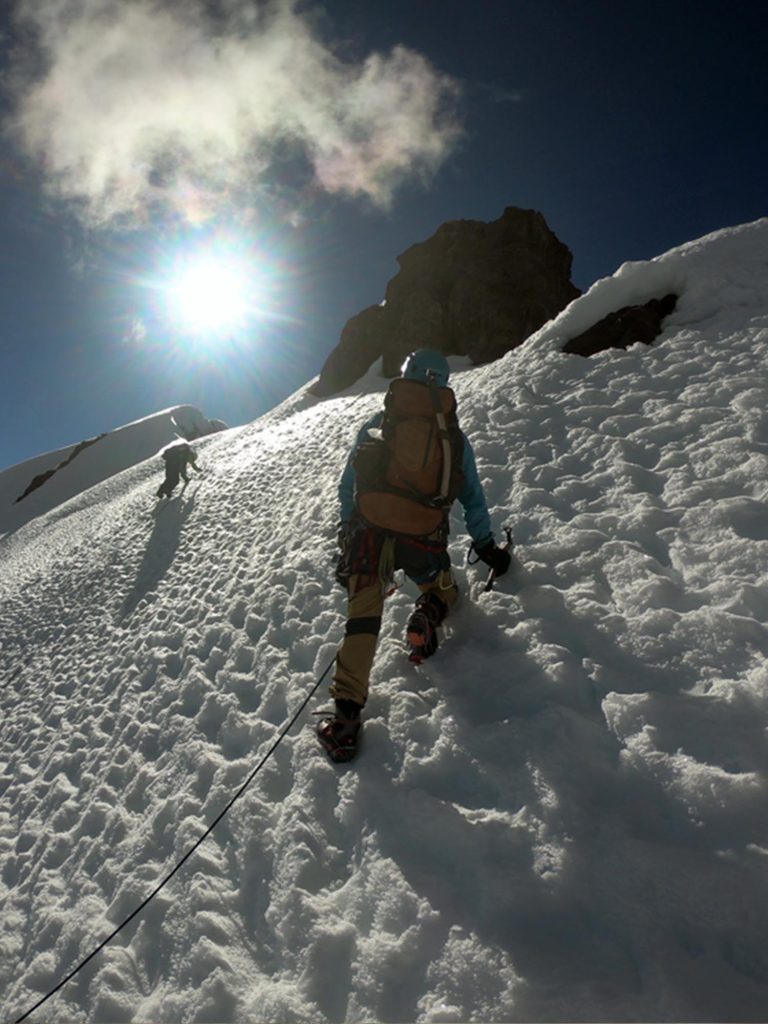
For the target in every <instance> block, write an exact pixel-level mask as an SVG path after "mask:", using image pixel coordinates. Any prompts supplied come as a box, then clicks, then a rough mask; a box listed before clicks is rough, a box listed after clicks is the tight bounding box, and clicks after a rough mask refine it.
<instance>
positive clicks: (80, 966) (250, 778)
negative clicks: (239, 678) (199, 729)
mask: <svg viewBox="0 0 768 1024" xmlns="http://www.w3.org/2000/svg"><path fill="white" fill-rule="evenodd" d="M335 660H336V655H335V654H334V656H333V658H332V659H331V661H330V662H329V663H328V666H327V668H326V669H325V671H324V672H323V674H322V675H321V676H320V678H319V679H318V680H317V681H316V682H315V684H314V686H313V687H312V689H311V690H310V691H309V693H308V694H307V696H306V697H305V698H304V700H303V701H302V703H301V706H300V707H299V709H298V711H297V712H296V713H295V714H294V716H293V718H292V719H291V720H290V722H289V723H288V724H287V725H286V726H285V727H284V728H283V730H282V732H281V733H280V735H279V736H278V737H277V739H276V740H275V742H274V743H273V744H272V746H271V747H270V748H269V750H268V751H267V752H266V754H265V755H264V757H262V759H261V760H260V761H259V763H258V764H257V765H256V767H255V768H254V769H253V771H252V772H251V774H250V775H249V776H248V778H247V779H246V780H245V782H244V783H243V784H242V786H241V787H240V789H238V791H237V792H236V793H235V795H234V796H233V797H232V799H231V800H230V801H229V803H228V804H227V805H226V807H225V808H224V810H223V811H221V812H220V813H219V814H218V815H217V817H216V818H214V820H213V821H212V822H211V824H210V825H209V826H208V828H207V829H206V830H205V832H203V834H202V835H201V836H200V838H199V839H197V840H196V841H195V843H194V844H193V845H192V846H191V847H190V848H189V850H187V852H186V853H185V854H184V856H183V857H182V858H181V860H180V861H179V863H178V864H177V865H176V867H175V868H174V869H173V870H172V871H171V872H170V873H169V874H168V875H166V877H165V878H164V879H163V880H162V881H161V882H159V883H158V884H157V885H156V886H155V888H154V889H153V890H152V892H151V893H150V894H149V896H147V898H146V899H145V900H144V901H143V902H142V903H140V904H139V906H138V907H136V909H135V910H134V911H133V913H131V914H129V915H128V917H126V919H125V920H124V921H123V922H122V924H119V925H118V926H117V928H115V930H114V931H113V932H110V934H109V935H108V936H107V937H106V939H104V941H103V942H100V943H99V945H98V946H97V947H96V949H94V950H93V952H92V953H89V954H88V956H87V957H86V958H85V960H83V961H81V963H79V964H78V965H77V967H75V969H74V970H72V971H70V972H69V974H68V975H67V976H66V978H64V979H63V980H62V981H60V982H59V983H58V985H56V987H55V988H52V989H51V991H50V992H48V993H47V995H44V996H43V997H42V999H38V1001H37V1002H36V1003H35V1005H34V1006H30V1008H29V1009H28V1010H27V1011H26V1013H23V1014H22V1015H21V1017H17V1018H16V1021H15V1024H21V1022H22V1021H23V1020H26V1019H27V1017H28V1016H29V1015H30V1013H34V1011H35V1010H37V1009H38V1007H40V1006H42V1005H43V1003H45V1002H46V1001H47V1000H48V999H50V998H51V996H53V995H55V994H56V993H57V992H58V991H59V989H61V988H63V987H64V986H65V985H66V984H67V982H68V981H70V980H71V979H72V978H74V976H75V975H76V974H77V973H78V971H81V970H82V969H83V967H85V965H86V964H87V963H90V961H91V960H93V958H94V957H95V956H96V955H97V954H98V953H100V952H101V951H102V949H104V947H105V946H106V945H107V944H108V943H109V942H111V941H112V939H114V937H115V936H116V935H117V934H118V932H121V931H122V930H123V928H125V926H126V925H127V924H130V922H131V921H132V920H133V919H134V917H136V916H137V915H138V914H140V913H141V912H142V910H143V909H144V907H146V906H147V904H148V903H149V902H150V901H151V900H153V899H154V898H155V896H157V894H158V893H159V892H160V890H161V889H164V888H165V886H166V885H167V884H168V883H169V882H170V880H171V879H172V878H173V876H174V875H175V874H176V872H177V871H178V870H179V869H180V868H181V866H182V865H183V864H185V863H186V861H188V860H189V858H190V857H191V856H192V854H193V853H194V852H195V850H196V849H197V848H198V846H200V844H201V843H202V842H203V840H204V839H207V838H208V836H209V835H210V834H211V832H212V831H213V830H214V829H215V828H216V826H217V825H218V823H219V822H220V821H221V819H222V818H223V817H224V815H225V814H226V813H227V811H229V809H230V808H231V807H232V805H233V804H234V802H235V801H236V800H237V799H239V797H241V796H242V795H243V793H244V792H245V790H246V789H247V788H248V786H250V784H251V782H253V780H254V778H255V777H256V775H257V774H258V773H259V772H260V771H261V769H262V768H263V766H264V765H265V764H266V762H267V761H268V760H269V758H270V757H271V756H272V754H273V753H274V752H275V750H277V748H278V746H279V745H280V744H281V743H282V741H283V740H284V739H285V737H286V736H287V735H288V733H289V732H290V730H291V729H292V728H293V726H294V725H295V724H296V722H297V721H298V719H299V716H300V715H301V713H302V711H303V710H304V708H305V707H306V706H307V704H309V702H310V700H312V698H313V697H314V695H315V693H316V692H317V689H318V687H319V686H320V683H322V681H323V680H324V679H325V677H326V676H327V675H328V673H329V672H330V670H331V666H332V665H333V664H334V661H335Z"/></svg>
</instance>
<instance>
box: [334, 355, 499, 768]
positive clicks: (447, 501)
mask: <svg viewBox="0 0 768 1024" xmlns="http://www.w3.org/2000/svg"><path fill="white" fill-rule="evenodd" d="M401 372H402V376H401V377H399V378H397V379H396V380H393V381H392V382H391V384H390V387H389V390H388V392H387V395H386V398H385V403H384V411H383V412H379V413H377V414H376V415H375V416H374V417H373V418H372V419H370V420H369V421H368V422H367V423H366V424H365V425H364V426H363V427H362V429H361V430H360V432H359V433H358V436H357V440H356V443H355V445H354V447H353V449H352V452H351V453H350V455H349V458H348V460H347V464H346V467H345V469H344V472H343V474H342V477H341V481H340V484H339V499H340V503H341V524H340V528H339V546H340V548H341V555H340V557H339V563H338V568H337V571H336V578H337V580H338V581H339V583H341V584H342V585H343V586H345V588H346V589H347V594H348V602H349V603H348V610H347V626H346V634H345V637H344V641H343V643H342V645H341V647H340V649H339V652H338V654H337V657H336V666H335V672H334V677H333V683H332V684H331V688H330V692H331V696H332V697H333V699H334V704H335V711H334V714H333V715H328V716H326V717H324V718H322V719H321V721H320V723H319V725H318V727H317V735H318V739H319V740H320V742H321V744H322V745H323V747H324V748H325V749H326V751H327V753H328V754H329V756H330V757H331V759H332V760H334V761H347V760H350V759H351V758H352V757H353V756H354V753H355V748H356V742H357V734H358V732H359V730H360V713H361V711H362V709H363V706H364V705H365V702H366V699H367V697H368V678H369V675H370V671H371V667H372V665H373V659H374V655H375V652H376V642H377V639H378V634H379V630H380V628H381V614H382V609H383V604H384V597H385V595H386V592H387V591H388V590H389V588H390V585H391V582H392V578H393V575H394V573H395V571H396V570H397V569H402V570H403V571H404V572H405V574H406V576H408V577H409V578H410V579H411V580H413V582H414V583H416V584H417V586H418V587H419V590H421V596H420V597H419V598H418V600H417V601H416V607H415V608H414V611H413V613H412V614H411V617H410V619H409V620H408V625H407V628H406V642H407V646H408V651H409V657H410V660H411V661H413V662H414V663H416V664H418V663H420V662H422V661H423V660H424V659H425V658H429V657H430V656H431V655H433V654H434V653H435V651H436V650H437V645H438V637H437V628H438V626H439V625H440V624H441V623H442V621H443V619H444V618H445V616H446V615H447V614H448V612H449V611H450V609H451V607H452V606H453V604H454V602H455V601H456V598H457V597H458V593H459V591H458V587H457V586H456V582H455V580H454V578H453V574H452V572H451V562H450V557H449V555H448V550H447V546H448V515H449V512H450V509H451V505H452V504H453V502H454V500H455V499H457V498H458V500H459V502H460V503H461V505H462V506H463V509H464V521H465V523H466V526H467V531H468V532H469V535H470V536H471V538H472V543H473V547H474V549H475V551H476V553H477V555H478V556H479V557H480V558H481V559H482V560H483V561H484V562H485V563H486V564H487V565H489V566H490V567H491V568H492V569H493V570H494V571H495V573H496V575H497V576H501V575H503V574H504V573H505V572H506V571H507V569H508V568H509V565H510V561H511V558H510V555H509V552H508V551H506V550H505V549H504V548H501V547H498V546H497V545H496V542H495V540H494V537H493V533H492V531H491V522H490V517H489V515H488V506H487V503H486V499H485V494H484V492H483V488H482V484H481V483H480V478H479V476H478V473H477V467H476V465H475V456H474V453H473V451H472V446H471V445H470V443H469V441H468V440H467V438H466V436H465V435H464V434H463V433H462V431H461V430H460V428H459V425H458V420H457V418H456V398H455V395H454V393H453V391H452V390H451V389H450V388H449V387H448V386H447V385H448V377H449V372H450V371H449V366H448V361H447V360H446V358H445V356H444V355H443V354H442V353H440V352H435V351H432V350H431V349H419V350H418V351H416V352H412V353H411V354H410V355H409V356H408V358H407V359H406V360H405V362H404V363H403V366H402V371H401Z"/></svg>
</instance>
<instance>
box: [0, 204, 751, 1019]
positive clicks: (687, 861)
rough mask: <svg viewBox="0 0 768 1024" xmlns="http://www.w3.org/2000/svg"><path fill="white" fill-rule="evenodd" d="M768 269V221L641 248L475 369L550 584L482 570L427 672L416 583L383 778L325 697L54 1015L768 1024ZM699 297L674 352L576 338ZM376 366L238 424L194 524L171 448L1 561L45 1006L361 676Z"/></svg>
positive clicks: (683, 319) (518, 517) (380, 748)
mask: <svg viewBox="0 0 768 1024" xmlns="http://www.w3.org/2000/svg"><path fill="white" fill-rule="evenodd" d="M766 252H768V221H760V222H758V223H756V224H753V225H745V226H744V227H741V228H738V229H733V230H730V231H726V232H720V233H718V234H715V235H713V236H709V237H708V238H706V239H702V240H699V241H697V242H695V243H691V244H690V245H689V246H684V247H682V248H681V249H679V250H676V251H674V252H672V253H669V254H666V255H665V256H664V257H662V258H660V259H659V260H656V261H652V262H651V263H647V264H630V265H627V266H625V267H623V268H621V270H620V271H619V272H618V274H617V275H616V277H614V278H611V279H608V280H606V281H603V282H599V283H598V284H597V285H596V286H595V287H594V289H592V290H591V291H590V292H589V293H587V295H585V296H584V297H583V298H582V299H580V300H578V301H577V303H575V304H574V306H572V307H569V309H568V310H566V311H564V313H563V314H562V315H561V317H559V318H558V320H557V321H554V322H553V323H552V324H550V325H548V326H547V327H545V328H544V329H542V331H541V332H539V334H538V335H537V336H535V337H534V338H533V339H531V340H530V341H529V343H527V345H526V346H525V347H524V348H523V349H521V350H518V352H516V353H512V354H510V355H509V356H508V357H506V358H505V359H504V360H503V361H501V362H499V363H495V364H492V365H490V366H488V367H485V368H482V369H477V370H472V371H466V372H462V373H460V374H457V376H456V378H455V384H456V390H457V394H458V397H459V405H460V411H461V418H462V425H463V426H464V428H465V430H466V431H467V433H468V434H469V436H470V437H471V438H472V440H473V443H474V445H475V451H476V454H477V458H478V464H479V466H480V471H481V476H482V478H483V479H484V481H485V486H486V490H487V494H488V498H489V503H490V505H491V508H492V513H493V519H494V523H495V525H496V526H497V528H500V527H501V526H502V525H503V524H504V523H505V522H507V521H510V522H511V523H512V525H513V526H514V529H515V535H516V538H517V553H518V556H519V562H520V564H519V566H518V568H517V570H516V572H515V573H514V574H512V575H511V576H509V577H507V578H505V579H504V580H503V581H501V582H500V584H499V586H498V587H497V589H496V590H495V591H493V592H492V593H490V594H480V593H479V592H478V589H479V588H478V587H477V586H476V585H475V580H476V579H477V576H476V570H471V569H470V570H468V569H465V568H463V567H462V568H460V569H459V570H458V575H459V577H460V579H461V581H462V585H463V590H464V594H465V600H464V601H463V603H462V605H461V607H460V608H459V609H458V610H457V612H456V613H455V616H454V617H453V618H452V620H451V621H449V624H448V626H447V628H446V635H445V637H444V642H443V644H442V646H441V649H440V651H439V652H438V654H437V656H436V657H435V658H434V659H432V661H430V662H428V663H427V664H426V665H425V666H424V667H423V668H421V669H415V668H413V667H411V666H409V665H408V663H407V662H406V661H405V658H404V655H403V652H402V649H401V647H400V637H401V636H402V631H403V627H404V625H405V621H406V619H407V616H408V612H409V608H410V604H411V602H412V600H413V596H414V595H413V593H412V592H411V591H409V590H408V589H407V588H406V589H404V590H401V591H399V592H398V593H397V594H396V595H395V596H394V597H392V598H391V599H390V600H389V602H388V608H387V610H386V615H385V621H384V628H383V630H382V637H381V645H380V650H379V657H378V659H377V663H376V668H375V671H374V678H373V685H372V695H371V700H370V702H369V706H368V708H367V710H366V717H367V724H366V729H365V745H364V748H363V751H362V755H361V757H360V759H359V761H358V762H357V763H356V764H355V765H353V766H352V767H351V768H350V769H348V770H339V769H336V768H334V767H332V766H331V765H330V764H329V763H327V762H326V760H325V759H324V757H323V756H322V754H321V753H319V752H318V750H317V749H316V744H315V741H314V738H313V736H312V733H311V728H310V726H309V724H308V718H307V717H306V716H305V718H304V719H303V720H302V727H301V728H298V727H297V728H296V729H295V730H294V731H293V732H292V733H291V734H290V735H289V736H288V737H287V738H286V739H285V740H284V741H283V743H282V744H281V745H280V746H279V748H278V749H277V752H276V753H275V755H274V757H273V758H272V759H271V760H270V761H269V762H268V763H267V765H266V766H265V768H264V770H263V771H262V773H261V774H260V775H259V776H258V777H257V779H256V780H255V781H254V783H253V785H252V786H251V787H250V788H249V790H248V791H247V792H246V794H245V795H244V796H243V797H242V799H241V800H240V801H238V803H236V804H235V806H234V807H233V809H232V810H231V811H230V812H229V814H228V815H227V817H226V818H225V819H224V821H223V822H222V823H221V824H220V825H219V826H218V827H217V829H216V830H215V832H214V833H213V835H212V836H210V837H209V838H208V839H207V840H206V841H205V842H204V843H203V844H202V845H201V847H200V848H199V849H198V851H197V852H196V853H195V854H194V855H193V857H192V858H191V859H190V861H189V862H188V863H187V864H186V865H185V867H184V868H183V869H182V871H181V872H180V873H179V875H177V876H176V878H175V879H174V880H173V881H172V882H171V883H170V885H169V886H168V887H167V888H166V889H165V890H164V891H163V892H162V893H161V894H160V896H158V897H157V898H156V900H155V901H154V902H153V903H152V904H150V906H149V907H147V909H146V910H145V911H144V912H143V914H142V915H141V917H140V918H138V919H137V920H135V921H134V922H132V924H131V925H130V926H129V927H128V928H127V929H126V931H125V932H123V933H121V935H120V936H119V937H118V938H117V939H116V940H115V941H114V942H113V944H112V945H111V946H110V947H108V948H107V949H105V950H104V951H103V952H102V953H101V954H99V956H98V957H97V958H96V959H95V960H94V961H92V962H91V964H89V965H88V967H87V968H85V969H84V971H83V972H82V973H81V974H80V975H78V976H77V978H75V979H73V981H71V982H70V983H68V985H67V986H66V987H65V988H64V989H63V990H62V991H61V992H60V993H58V994H57V995H56V996H54V997H53V998H52V999H51V1000H50V1001H49V1002H48V1003H46V1004H45V1006H44V1007H42V1008H41V1009H40V1010H39V1011H37V1013H36V1014H35V1015H34V1018H33V1019H35V1020H37V1021H60V1020H67V1021H78V1022H85V1021H88V1022H93V1021H136V1022H147V1021H212V1020H216V1021H238V1022H240V1021H242V1022H246V1021H254V1020H266V1021H302V1022H303V1021H318V1022H320V1021H371V1020H379V1021H394V1020H397V1021H415V1020H424V1021H428V1020H429V1021H451V1020H454V1021H456V1020H478V1021H483V1020H504V1021H526V1020H528V1021H531V1020H533V1021H544V1020H593V1021H609V1020H614V1021H615V1020H676V1021H693V1020H699V1021H710V1020H711V1021H714V1020H739V1021H758V1020H762V1019H764V1016H765V1006H766V997H767V996H768V954H767V953H766V950H767V949H768V923H767V922H766V916H765V913H764V909H763V908H764V906H765V905H766V898H767V897H768V881H767V879H768V875H767V874H766V866H768V814H766V811H768V793H767V789H766V767H767V762H768V747H767V746H766V739H767V737H766V727H767V726H768V688H767V686H766V684H767V683H768V671H767V670H766V667H765V655H766V651H767V650H768V630H766V621H767V619H768V590H766V584H768V514H767V513H768V506H767V505H766V501H765V492H766V490H768V420H766V412H765V409H766V398H768V378H767V377H766V368H767V367H766V343H768V264H767V263H766V259H765V253H766ZM671 282H672V283H674V285H675V289H674V290H677V291H678V294H680V296H681V298H680V302H679V304H678V308H677V310H676V311H675V313H674V314H673V316H672V317H671V318H670V319H669V320H668V321H667V323H666V325H665V328H666V329H665V333H664V335H663V337H662V339H661V340H660V341H659V343H658V344H657V345H656V346H654V347H653V348H650V349H648V348H645V347H641V346H636V347H634V348H632V349H630V350H629V351H627V352H610V353H603V354H602V355H600V356H598V357H595V358H593V359H590V360H585V359H581V358H580V357H578V356H564V355H562V354H561V353H560V352H559V346H560V345H561V344H562V341H563V340H564V339H565V338H566V337H568V336H569V335H570V334H575V333H578V331H579V330H581V329H583V327H582V324H584V325H585V326H588V325H589V322H592V321H593V320H594V319H598V318H599V317H600V316H602V315H603V313H605V312H608V311H610V309H614V308H617V307H618V306H620V305H625V304H627V303H628V302H638V301H645V299H647V298H649V297H652V296H653V295H654V294H664V293H665V292H667V291H669V290H670V288H669V285H670V283H671ZM370 383H371V381H370V379H369V380H368V382H366V385H365V386H364V387H362V388H361V389H360V391H361V393H360V394H359V395H356V396H355V395H348V396H344V397H340V398H337V399H334V400H331V401H325V402H322V403H313V402H312V401H311V400H309V399H307V398H306V397H304V396H297V398H296V399H295V400H294V401H293V402H292V403H287V404H286V405H285V406H284V407H283V409H282V410H279V411H277V412H276V413H275V414H274V415H272V416H268V417H264V418H263V419H261V420H259V421H256V422H255V423H253V424H251V425H250V426H248V427H245V428H241V429H239V430H236V431H228V432H226V433H222V434H219V435H215V436H213V437H210V438H206V439H205V440H203V441H201V442H200V443H199V445H198V448H199V450H200V456H201V463H202V465H203V466H204V468H205V469H206V475H205V477H203V478H202V479H201V480H200V481H197V480H194V481H193V482H192V483H191V484H190V485H189V487H188V488H187V490H186V492H185V493H184V494H183V495H181V496H180V497H179V498H177V499H174V501H172V502H171V503H170V504H169V505H168V506H167V507H166V508H165V509H164V510H163V511H161V512H160V513H159V514H157V515H153V514H152V512H151V509H152V507H153V504H154V501H153V492H154V489H155V487H156V485H157V480H158V470H157V467H156V466H155V464H154V462H152V461H151V460H150V461H149V462H145V463H142V464H140V465H137V466H134V467H132V468H130V469H127V470H126V471H125V472H123V473H121V474H120V476H117V477H111V478H110V479H109V480H107V481H105V482H104V483H102V484H99V485H97V486H96V487H93V488H92V489H90V490H89V491H87V492H86V493H85V494H83V495H81V496H80V497H79V498H78V499H75V500H73V501H72V502H70V503H68V505H67V506H66V514H57V513H53V514H51V515H49V516H46V517H41V518H40V519H38V520H36V521H35V523H31V524H29V525H28V526H27V527H24V528H22V529H19V530H18V531H17V532H16V533H15V534H14V535H13V536H12V537H10V538H7V539H6V541H4V542H2V543H0V638H1V643H2V646H1V647H0V670H1V671H2V678H3V680H4V681H5V685H4V687H3V690H2V698H0V699H2V710H3V715H4V718H3V722H2V726H1V727H0V728H1V730H2V732H1V742H2V747H1V751H2V755H1V756H2V759H3V761H2V767H1V768H0V879H1V882H0V900H2V903H1V904H0V905H1V906H2V910H1V911H0V928H2V931H1V932H0V951H1V955H0V993H2V998H1V999H0V1002H2V1005H3V1007H4V1009H6V1008H7V1010H6V1013H7V1014H8V1017H9V1019H11V1017H13V1016H15V1015H18V1014H19V1013H21V1012H23V1011H24V1010H25V1009H27V1008H28V1007H29V1006H30V1005H31V1004H32V1003H34V1002H35V1001H36V1000H37V999H38V998H39V997H40V996H41V995H43V994H44V993H45V992H46V991H48V990H49V989H50V988H52V987H53V986H54V985H55V984H56V983H57V982H58V981H59V980H60V979H61V978H62V977H63V976H64V975H65V974H66V973H67V972H68V971H69V970H70V969H71V968H72V967H73V966H75V964H76V962H77V961H78V960H79V959H82V957H84V956H85V955H87V953H88V952H90V950H91V949H93V948H94V946H95V945H96V944H97V943H98V942H99V941H100V940H101V938H103V937H104V936H105V935H106V934H108V932H109V931H110V930H111V929H112V928H113V927H114V926H115V924H117V923H119V922H120V921H121V920H122V919H123V918H124V917H126V916H127V914H128V913H130V911H131V910H132V909H133V908H134V907H135V906H136V905H137V904H138V903H139V902H140V901H141V900H142V899H143V898H144V896H145V895H146V894H147V892H148V891H149V890H150V889H151V888H152V886H153V885H154V884H155V883H156V881H158V880H159V879H160V878H161V877H163V875H164V874H165V873H166V872H167V871H168V870H170V868H171V867H172V866H173V865H174V864H175V863H176V862H177V861H178V859H179V858H180V857H181V856H182V855H183V853H184V852H185V851H186V850H187V849H188V848H189V847H190V846H191V844H192V843H193V842H194V841H195V839H196V838H197V837H198V836H199V835H200V834H201V833H202V831H203V830H204V829H205V827H206V825H207V823H208V822H210V821H211V820H213V818H214V817H215V816H216V814H217V813H218V812H219V811H220V809H221V808H222V807H223V806H224V804H225V803H226V801H227V800H228V799H229V798H230V797H231V796H232V794H233V793H234V792H235V791H236V789H237V788H238V786H239V785H240V784H241V783H242V781H243V780H244V779H245V778H246V777H247V775H248V774H249V772H250V771H251V770H252V767H253V766H254V764H255V763H256V761H257V759H258V758H259V757H260V756H261V755H262V754H263V752H264V751H265V750H266V749H267V748H268V746H269V745H270V744H271V743H272V742H273V741H274V739H275V737H276V735H277V733H278V731H279V730H280V728H281V727H282V726H283V724H284V723H285V722H286V721H287V720H288V718H289V717H290V715H291V714H292V712H293V710H294V709H295V708H296V707H297V706H298V705H299V704H300V703H301V701H302V700H303V699H304V697H305V695H306V694H307V693H308V692H309V690H310V688H311V687H312V685H313V684H314V681H315V680H316V679H317V677H318V676H319V675H320V673H321V672H322V670H323V669H324V668H325V667H326V666H327V664H328V663H329V661H330V660H331V658H332V656H333V652H334V650H335V646H336V644H337V642H338V640H339V639H340V636H341V633H342V629H343V621H344V620H343V598H342V595H341V592H340V591H339V590H338V589H337V588H336V587H335V585H333V584H332V582H331V579H332V556H333V551H334V536H335V522H336V517H337V512H336V505H335V486H336V481H337V478H338V475H339V472H340V470H341V466H342V464H343V460H344V457H345V455H346V451H347V447H348V445H349V444H350V443H351V441H352V439H353V437H354V435H355V432H356V429H357V426H358V424H359V423H360V422H361V421H362V420H363V419H364V418H365V417H366V416H367V415H368V414H370V413H371V412H372V411H373V410H374V409H375V408H377V406H378V404H379V403H380V399H381V394H380V393H379V394H377V393H371V392H370V390H369V388H370ZM59 511H61V510H59ZM454 527H455V529H454V535H453V541H452V545H451V551H452V555H453V557H454V561H455V562H456V564H457V565H460V566H463V555H464V551H465V549H466V543H467V540H466V536H465V535H464V533H463V531H462V527H461V520H460V517H459V516H456V517H455V518H454ZM323 691H324V687H323ZM324 702H325V701H324V697H323V696H321V695H319V696H318V699H317V702H316V703H317V704H318V705H320V706H322V705H323V703H324Z"/></svg>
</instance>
